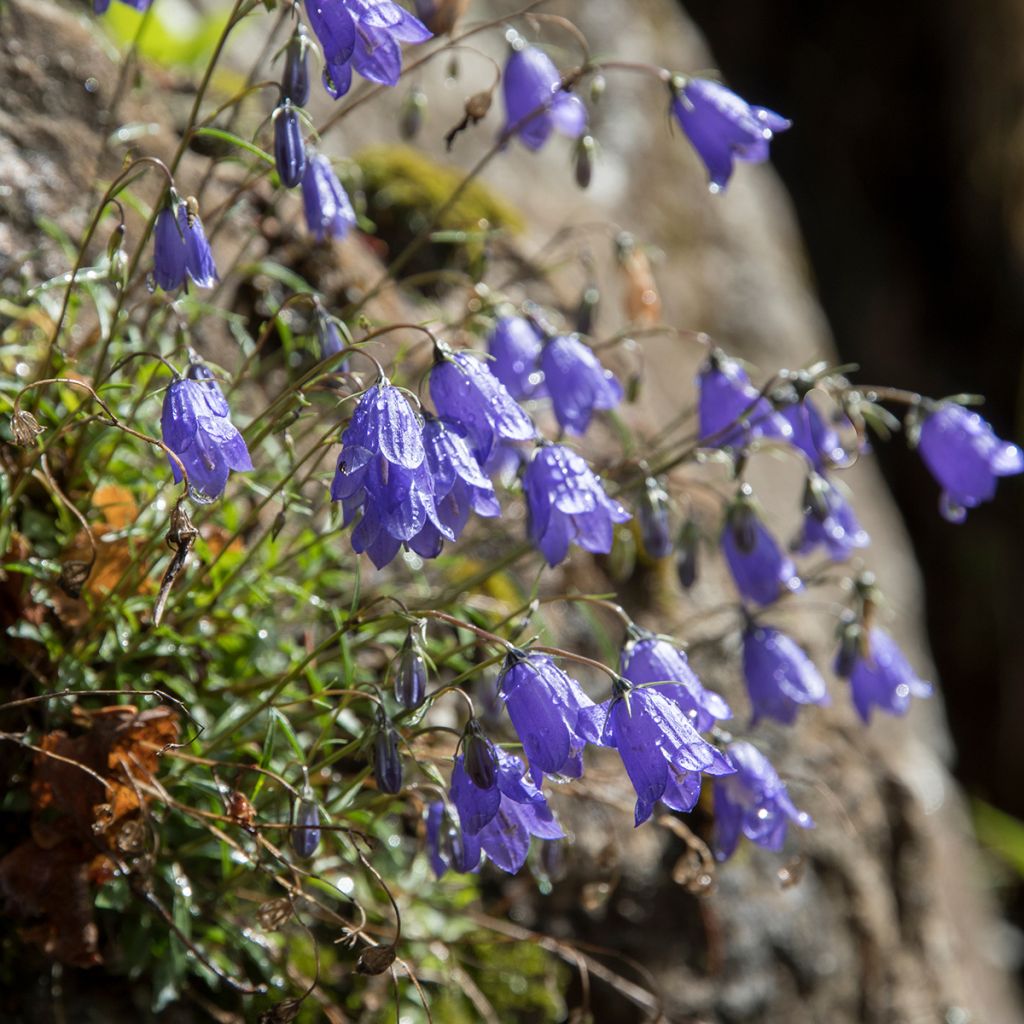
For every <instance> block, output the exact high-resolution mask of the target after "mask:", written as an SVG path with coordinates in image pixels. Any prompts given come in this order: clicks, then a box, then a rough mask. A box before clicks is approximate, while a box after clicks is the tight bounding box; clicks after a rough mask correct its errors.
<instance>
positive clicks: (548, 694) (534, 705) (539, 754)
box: [498, 651, 597, 786]
mask: <svg viewBox="0 0 1024 1024" xmlns="http://www.w3.org/2000/svg"><path fill="white" fill-rule="evenodd" d="M498 686H499V688H500V689H499V692H500V694H501V697H502V699H503V700H504V701H505V707H506V708H507V709H508V714H509V718H511V719H512V725H513V726H515V730H516V733H517V735H518V736H519V739H520V741H521V742H522V744H523V752H524V753H525V754H526V756H527V758H528V760H529V762H530V773H531V775H532V777H533V781H534V782H535V783H536V784H537V785H538V786H539V785H540V784H541V782H542V781H543V778H544V773H545V772H547V773H548V774H551V775H562V776H565V777H568V778H579V776H580V775H582V773H583V748H584V746H585V745H586V744H587V743H588V742H594V741H596V739H597V736H596V734H593V733H591V732H588V731H587V726H588V724H589V722H583V723H582V724H581V719H580V712H581V711H582V710H583V709H584V708H589V707H592V706H593V703H594V702H593V701H592V700H591V699H590V698H589V697H588V696H587V695H586V694H585V693H584V692H583V689H582V688H581V687H580V684H579V683H578V682H577V681H576V680H575V679H573V678H572V676H570V675H568V674H567V673H565V672H563V671H562V669H560V668H559V667H558V666H557V665H556V664H555V663H554V661H553V660H552V659H551V658H550V657H548V655H546V654H530V653H527V652H523V651H513V652H511V653H510V654H509V656H508V657H507V658H506V659H505V664H504V666H503V668H502V671H501V676H500V677H499V679H498Z"/></svg>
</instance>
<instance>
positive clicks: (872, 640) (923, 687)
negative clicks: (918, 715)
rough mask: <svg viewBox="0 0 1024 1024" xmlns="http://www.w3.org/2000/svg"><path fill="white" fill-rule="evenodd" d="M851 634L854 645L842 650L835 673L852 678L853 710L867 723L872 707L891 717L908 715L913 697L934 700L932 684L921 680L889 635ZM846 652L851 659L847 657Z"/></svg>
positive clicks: (874, 631)
mask: <svg viewBox="0 0 1024 1024" xmlns="http://www.w3.org/2000/svg"><path fill="white" fill-rule="evenodd" d="M852 630H853V631H854V634H855V635H854V636H853V637H852V643H844V644H843V645H842V646H841V647H840V653H839V656H838V657H837V658H836V665H835V671H836V674H837V675H840V676H845V675H849V677H850V690H851V693H852V696H853V704H854V707H855V708H856V709H857V713H858V714H859V715H860V717H861V718H862V719H864V721H865V722H868V721H870V719H871V709H872V708H873V707H878V708H881V710H882V711H886V712H888V713H889V714H890V715H905V714H906V713H907V711H908V709H909V708H910V698H911V697H930V696H931V693H932V687H931V684H930V683H926V682H924V681H923V680H922V679H920V678H918V675H917V673H916V672H915V671H914V670H913V669H912V668H911V667H910V662H908V661H907V659H906V657H905V656H904V654H903V652H902V651H901V650H900V649H899V647H897V645H896V641H895V640H893V638H892V637H891V636H889V634H888V633H886V632H885V631H884V630H881V629H869V630H867V632H866V633H864V632H863V630H862V627H858V626H854V627H852ZM857 631H860V632H859V633H858V632H857ZM844 639H846V638H844ZM847 652H852V656H851V657H849V658H847V657H844V654H846V653H847Z"/></svg>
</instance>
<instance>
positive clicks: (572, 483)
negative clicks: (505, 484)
mask: <svg viewBox="0 0 1024 1024" xmlns="http://www.w3.org/2000/svg"><path fill="white" fill-rule="evenodd" d="M523 489H524V490H525V492H526V506H527V511H528V513H529V518H528V533H529V537H530V540H531V541H533V543H534V544H536V545H537V547H538V548H540V550H541V551H542V552H543V554H544V557H545V558H546V559H547V561H548V565H558V563H559V562H561V561H562V560H563V559H564V558H565V556H566V555H567V554H568V552H569V545H570V543H572V544H576V545H577V546H578V547H581V548H583V550H584V551H590V552H593V553H594V554H603V555H606V554H608V552H609V551H611V549H612V540H613V538H614V534H613V526H614V524H615V523H624V522H626V521H627V520H628V519H629V518H630V515H629V513H628V512H627V511H626V510H625V509H624V508H623V507H622V506H621V505H620V504H619V503H618V502H617V501H613V500H612V499H611V498H609V497H608V495H607V494H606V493H605V490H604V488H603V487H602V486H601V481H600V480H598V478H597V477H596V476H594V474H593V472H592V471H591V469H590V467H589V466H588V465H587V464H586V462H584V461H583V459H582V458H580V456H579V455H577V454H576V453H575V452H574V451H571V450H570V449H569V448H566V447H564V446H563V445H542V446H541V447H539V448H538V449H537V450H536V451H535V452H534V453H533V458H532V459H531V461H530V464H529V465H528V466H527V467H526V472H525V473H524V474H523Z"/></svg>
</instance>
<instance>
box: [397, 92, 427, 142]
mask: <svg viewBox="0 0 1024 1024" xmlns="http://www.w3.org/2000/svg"><path fill="white" fill-rule="evenodd" d="M426 109H427V94H426V93H425V92H424V91H423V90H422V89H421V88H420V87H419V86H416V87H414V88H413V89H410V90H409V93H408V95H407V96H406V97H405V100H404V102H403V103H402V109H401V112H400V113H399V115H398V134H399V135H400V136H401V137H402V138H403V139H405V141H406V142H411V141H412V140H413V139H415V138H416V136H417V135H419V133H420V129H421V128H422V127H423V114H424V113H425V111H426Z"/></svg>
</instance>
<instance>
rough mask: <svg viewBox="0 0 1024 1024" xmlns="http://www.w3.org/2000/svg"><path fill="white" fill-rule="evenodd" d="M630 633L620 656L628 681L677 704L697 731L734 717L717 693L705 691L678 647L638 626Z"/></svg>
mask: <svg viewBox="0 0 1024 1024" xmlns="http://www.w3.org/2000/svg"><path fill="white" fill-rule="evenodd" d="M629 633H630V640H629V641H628V642H627V644H626V646H625V647H623V648H622V653H621V655H620V656H619V671H620V672H621V673H622V675H623V676H624V677H625V678H626V679H628V680H629V681H630V682H631V683H633V684H634V685H635V686H643V687H645V688H649V689H652V690H656V691H657V692H658V693H660V694H662V696H665V697H668V698H669V699H670V700H673V701H675V702H676V703H677V704H678V705H679V706H680V707H681V708H682V710H683V713H684V714H685V715H686V716H687V718H689V720H690V722H691V723H692V724H693V727H694V728H695V729H696V730H697V731H698V732H707V730H708V729H710V728H711V727H712V726H713V725H714V724H715V723H716V722H718V721H721V720H723V719H726V718H732V710H731V708H730V707H729V705H728V704H726V702H725V701H724V700H723V699H722V698H721V697H720V696H719V695H718V694H717V693H715V692H714V690H705V689H704V687H703V685H702V684H701V681H700V680H699V679H698V678H697V673H696V672H694V671H693V669H692V668H691V667H690V663H689V661H688V660H687V658H686V655H685V654H684V653H683V652H682V651H681V650H680V649H679V648H678V647H676V646H675V644H672V643H670V642H669V641H668V640H666V639H664V638H663V637H659V636H657V635H655V634H654V633H652V632H651V631H650V630H647V629H642V628H641V627H639V626H631V627H630V630H629ZM651 684H655V685H651Z"/></svg>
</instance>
